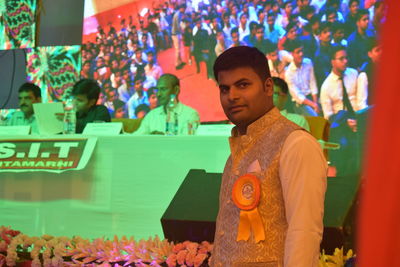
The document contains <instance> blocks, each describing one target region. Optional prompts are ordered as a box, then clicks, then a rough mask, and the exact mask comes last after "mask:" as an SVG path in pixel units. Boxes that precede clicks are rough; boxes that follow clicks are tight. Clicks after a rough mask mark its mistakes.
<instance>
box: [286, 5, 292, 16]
mask: <svg viewBox="0 0 400 267" xmlns="http://www.w3.org/2000/svg"><path fill="white" fill-rule="evenodd" d="M292 10H293V6H292V4H286V6H285V13H286V14H288V15H289V14H292Z"/></svg>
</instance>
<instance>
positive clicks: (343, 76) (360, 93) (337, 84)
mask: <svg viewBox="0 0 400 267" xmlns="http://www.w3.org/2000/svg"><path fill="white" fill-rule="evenodd" d="M331 64H332V71H331V73H330V74H329V75H328V77H327V78H326V79H325V81H324V82H323V84H322V87H321V99H320V100H321V105H322V111H323V113H324V117H325V118H326V119H329V118H331V116H332V115H334V114H337V113H338V112H339V111H340V110H345V109H347V111H349V110H348V109H349V108H348V107H347V108H346V107H345V105H344V97H345V96H344V88H343V84H344V86H345V90H346V93H347V96H348V99H349V101H350V104H351V107H352V109H353V110H354V111H358V110H361V109H364V108H366V107H367V106H368V105H367V98H368V88H367V85H368V84H367V82H366V80H365V79H363V76H359V75H358V72H357V70H355V69H353V68H348V67H347V64H348V58H347V52H346V48H345V47H344V46H337V47H334V48H333V53H332V57H331ZM354 123H356V122H355V121H353V120H351V121H349V127H351V128H353V129H355V125H354Z"/></svg>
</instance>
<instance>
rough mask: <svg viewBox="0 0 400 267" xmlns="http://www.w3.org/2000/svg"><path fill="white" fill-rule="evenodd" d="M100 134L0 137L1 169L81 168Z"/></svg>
mask: <svg viewBox="0 0 400 267" xmlns="http://www.w3.org/2000/svg"><path fill="white" fill-rule="evenodd" d="M96 141H97V138H95V137H91V138H68V139H61V138H60V139H40V138H34V139H3V140H0V172H27V171H50V172H57V173H60V172H63V171H67V170H81V169H83V168H85V166H86V164H87V163H88V161H89V159H90V157H91V155H92V153H93V150H94V147H95V145H96Z"/></svg>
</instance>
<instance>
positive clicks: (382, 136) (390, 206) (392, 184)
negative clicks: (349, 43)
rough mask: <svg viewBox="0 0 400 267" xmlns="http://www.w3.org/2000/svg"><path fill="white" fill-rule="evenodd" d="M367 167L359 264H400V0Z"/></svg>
mask: <svg viewBox="0 0 400 267" xmlns="http://www.w3.org/2000/svg"><path fill="white" fill-rule="evenodd" d="M386 3H387V5H388V13H387V20H386V23H385V25H384V27H383V28H382V32H381V34H382V35H381V37H382V38H381V40H382V42H383V54H382V61H381V63H380V66H379V69H378V70H377V75H378V76H377V79H376V80H377V84H376V89H375V92H376V94H375V103H376V107H375V110H374V112H373V114H372V121H371V127H370V130H369V131H370V136H369V138H368V141H369V142H368V147H367V153H366V164H365V167H364V179H365V180H364V186H363V188H362V195H361V202H360V205H361V207H360V210H359V212H360V213H359V221H358V226H359V227H358V230H359V231H358V246H357V252H358V256H357V262H358V264H357V266H360V267H379V266H400V257H399V256H398V255H399V253H400V168H399V167H400V28H399V27H400V1H399V0H388V1H386Z"/></svg>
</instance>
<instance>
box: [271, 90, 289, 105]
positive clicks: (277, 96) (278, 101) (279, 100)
mask: <svg viewBox="0 0 400 267" xmlns="http://www.w3.org/2000/svg"><path fill="white" fill-rule="evenodd" d="M287 99H288V96H287V94H285V93H283V92H282V91H281V88H279V86H276V85H274V105H275V107H277V108H278V109H279V110H283V109H285V105H286V101H287Z"/></svg>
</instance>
